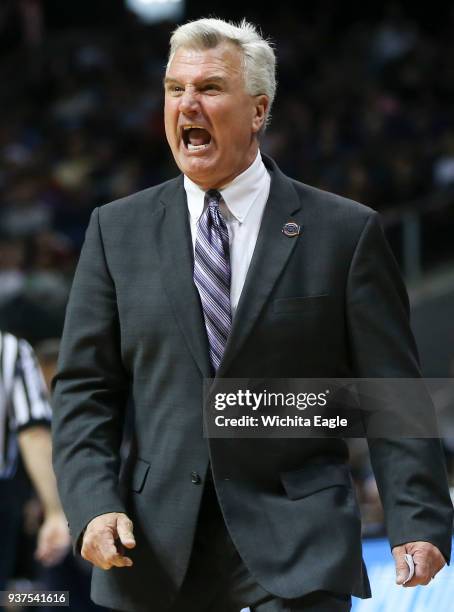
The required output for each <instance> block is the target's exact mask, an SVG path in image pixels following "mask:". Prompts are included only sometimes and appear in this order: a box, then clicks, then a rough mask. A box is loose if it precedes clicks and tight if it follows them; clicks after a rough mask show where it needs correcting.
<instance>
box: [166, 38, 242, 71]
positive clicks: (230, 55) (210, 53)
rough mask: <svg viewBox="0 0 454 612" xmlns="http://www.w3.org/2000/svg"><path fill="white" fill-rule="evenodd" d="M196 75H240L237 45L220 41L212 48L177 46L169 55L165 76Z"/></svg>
mask: <svg viewBox="0 0 454 612" xmlns="http://www.w3.org/2000/svg"><path fill="white" fill-rule="evenodd" d="M185 74H186V75H189V74H190V75H191V76H195V75H197V76H198V78H202V79H206V78H210V76H211V75H212V74H213V75H217V76H222V77H224V78H229V77H230V78H234V77H242V76H243V74H244V61H243V53H242V51H241V50H240V49H239V47H238V46H236V45H234V44H233V43H230V42H222V43H220V44H219V45H217V46H216V47H213V48H209V49H206V48H200V47H192V46H191V47H189V46H188V47H179V48H178V49H177V50H176V51H175V53H174V54H173V56H171V57H170V60H169V63H168V65H167V70H166V76H167V77H172V78H178V77H179V76H184V75H185Z"/></svg>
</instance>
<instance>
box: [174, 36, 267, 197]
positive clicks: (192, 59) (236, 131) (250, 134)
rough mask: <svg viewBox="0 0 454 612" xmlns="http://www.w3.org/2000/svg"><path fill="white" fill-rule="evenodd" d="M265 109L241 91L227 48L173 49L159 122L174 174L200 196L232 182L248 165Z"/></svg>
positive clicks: (235, 59)
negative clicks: (176, 170)
mask: <svg viewBox="0 0 454 612" xmlns="http://www.w3.org/2000/svg"><path fill="white" fill-rule="evenodd" d="M267 106H268V98H267V96H265V95H260V96H251V95H249V94H248V93H247V92H246V91H245V83H244V75H243V66H242V56H241V52H240V51H239V49H237V48H236V47H235V46H234V45H233V44H231V43H228V42H226V43H222V44H220V45H218V46H217V47H216V48H214V49H205V50H194V49H185V48H180V49H178V51H177V52H176V53H175V55H174V57H173V59H172V62H171V64H170V66H169V68H168V70H167V74H166V78H165V108H164V118H165V129H166V136H167V140H168V142H169V145H170V148H171V150H172V153H173V156H174V158H175V161H176V163H177V165H178V167H179V168H180V170H181V171H182V172H183V173H184V174H186V175H187V176H188V177H189V178H190V179H192V180H193V181H194V182H195V183H197V184H198V185H199V186H200V187H202V189H205V190H206V189H216V188H219V187H222V186H223V185H225V184H227V183H229V182H230V181H232V180H233V179H234V178H235V177H236V176H237V175H238V174H240V173H241V172H243V171H244V170H245V169H246V168H247V167H248V166H250V165H251V163H252V162H253V161H254V158H255V156H256V154H257V149H258V143H257V138H256V134H257V132H258V131H259V129H260V127H261V126H262V124H263V122H264V119H265V112H266V109H267ZM191 126H195V127H191Z"/></svg>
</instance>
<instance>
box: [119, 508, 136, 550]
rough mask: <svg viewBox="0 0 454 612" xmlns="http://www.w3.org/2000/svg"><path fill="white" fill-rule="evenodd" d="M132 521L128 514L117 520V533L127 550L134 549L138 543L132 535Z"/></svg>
mask: <svg viewBox="0 0 454 612" xmlns="http://www.w3.org/2000/svg"><path fill="white" fill-rule="evenodd" d="M132 528H133V525H132V521H131V520H130V519H129V518H128V517H127V516H126V514H120V516H119V517H118V520H117V533H118V537H119V538H120V541H121V543H122V544H123V546H126V548H134V546H135V545H136V541H135V539H134V535H133V533H132Z"/></svg>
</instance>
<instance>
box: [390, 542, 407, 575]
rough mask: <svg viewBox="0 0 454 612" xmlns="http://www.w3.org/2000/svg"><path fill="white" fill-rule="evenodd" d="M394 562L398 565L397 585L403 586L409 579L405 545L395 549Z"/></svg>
mask: <svg viewBox="0 0 454 612" xmlns="http://www.w3.org/2000/svg"><path fill="white" fill-rule="evenodd" d="M392 552H393V556H394V561H395V563H396V584H403V583H404V581H405V580H406V579H407V578H408V571H409V570H408V565H407V562H406V561H405V553H406V550H405V545H402V546H395V547H394V548H393V551H392Z"/></svg>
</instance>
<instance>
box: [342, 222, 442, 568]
mask: <svg viewBox="0 0 454 612" xmlns="http://www.w3.org/2000/svg"><path fill="white" fill-rule="evenodd" d="M346 300H347V304H346V309H347V310H346V312H347V325H348V330H349V339H350V344H351V351H352V359H353V369H354V376H355V377H357V378H407V379H420V378H421V373H420V368H419V359H418V354H417V349H416V344H415V340H414V337H413V334H412V331H411V328H410V323H409V304H408V297H407V293H406V290H405V286H404V284H403V282H402V279H401V276H400V273H399V270H398V266H397V263H396V261H395V259H394V257H393V255H392V253H391V250H390V248H389V245H388V243H387V241H386V238H385V236H384V233H383V230H382V228H381V225H380V222H379V219H378V214H377V213H375V212H374V213H372V214H371V215H370V216H369V217H368V219H367V221H366V223H365V226H364V228H363V230H362V232H361V236H360V238H359V241H358V243H357V246H356V249H355V253H354V256H353V258H352V262H351V267H350V271H349V277H348V283H347V297H346ZM427 397H428V396H427ZM395 401H396V402H399V397H396V398H395ZM401 401H402V400H401ZM424 401H425V400H424ZM427 401H428V402H429V404H430V399H428V400H427ZM420 408H421V407H420V406H419V409H420ZM395 409H397V410H399V409H403V410H404V411H410V410H411V409H412V408H411V407H409V406H400V407H399V405H396V407H395ZM427 410H429V411H430V410H432V406H431V405H427ZM368 444H369V451H370V456H371V463H372V468H373V471H374V474H375V478H376V480H377V486H378V490H379V493H380V497H381V500H382V503H383V507H384V511H385V521H386V529H387V533H388V537H389V540H390V544H391V547H394V546H397V545H399V544H404V543H406V542H411V541H418V540H422V541H428V542H431V543H432V544H434V545H435V546H437V547H438V548H439V550H440V551H441V552H442V553H443V555H444V556H445V558H446V560H447V562H448V563H449V559H450V553H451V538H452V525H453V509H452V503H451V499H450V495H449V488H448V483H447V475H446V466H445V460H444V455H443V450H442V446H441V443H440V440H439V439H438V438H429V437H425V438H417V439H415V438H408V437H407V438H406V437H404V436H400V437H398V436H396V437H394V436H393V437H392V438H388V437H387V438H372V437H370V438H369V439H368Z"/></svg>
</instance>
